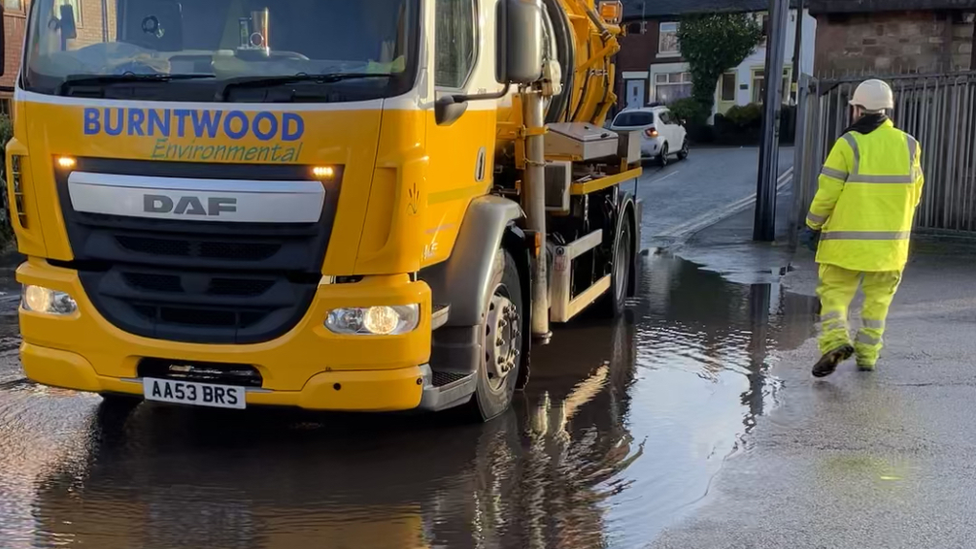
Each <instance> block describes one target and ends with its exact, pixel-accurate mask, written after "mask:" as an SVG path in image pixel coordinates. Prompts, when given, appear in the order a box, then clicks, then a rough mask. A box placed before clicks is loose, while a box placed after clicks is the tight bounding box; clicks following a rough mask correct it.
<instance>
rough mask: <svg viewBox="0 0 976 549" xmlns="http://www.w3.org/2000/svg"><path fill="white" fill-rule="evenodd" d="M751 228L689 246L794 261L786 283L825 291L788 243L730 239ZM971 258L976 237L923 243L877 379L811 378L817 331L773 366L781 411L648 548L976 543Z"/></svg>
mask: <svg viewBox="0 0 976 549" xmlns="http://www.w3.org/2000/svg"><path fill="white" fill-rule="evenodd" d="M749 222H750V219H749V216H748V215H743V216H740V217H739V218H738V219H731V220H728V221H726V222H723V224H720V225H717V226H716V227H714V228H713V229H712V230H710V231H706V233H703V234H702V235H699V236H698V237H696V238H695V239H694V241H693V242H691V243H689V245H688V247H687V249H686V250H682V251H681V252H679V253H684V252H688V253H687V254H686V256H687V257H694V258H696V260H707V258H708V257H710V256H716V255H721V256H722V257H723V260H724V262H725V263H726V264H737V265H739V266H740V267H741V266H742V265H748V264H749V262H750V261H753V260H756V259H757V258H761V260H762V261H764V262H765V263H766V264H768V265H771V266H775V265H782V264H783V260H784V258H785V259H787V260H790V259H792V266H791V269H792V272H790V273H789V274H788V275H787V276H786V277H785V278H784V279H783V283H784V285H785V286H786V288H787V289H788V291H790V292H793V293H796V294H799V295H806V296H813V295H815V289H816V283H817V275H816V264H815V263H814V262H813V254H812V253H810V252H808V251H806V250H802V251H800V252H799V253H798V254H797V255H796V257H795V258H793V257H791V256H790V254H788V252H786V251H785V248H784V246H782V245H754V244H743V243H742V242H741V240H740V241H739V242H737V243H730V240H735V239H734V236H730V231H731V232H734V231H735V230H736V228H738V229H739V230H742V229H744V227H745V226H746V225H748V223H749ZM736 257H738V258H739V259H738V260H737V259H735V258H736ZM788 262H789V261H788ZM974 265H976V243H974V242H973V241H965V240H961V241H955V242H945V241H936V240H933V239H930V238H927V237H925V236H919V237H918V238H917V239H916V242H915V246H914V252H913V256H912V259H911V262H910V264H909V266H908V268H907V269H906V272H905V278H904V281H903V283H902V286H901V288H900V289H899V291H898V294H897V296H896V299H895V302H894V304H893V306H892V310H891V315H890V316H889V318H888V328H887V332H886V334H885V343H886V349H885V351H884V353H883V356H882V361H881V362H880V364H879V369H878V371H877V372H875V373H860V372H857V371H855V368H854V365H853V364H852V363H848V364H846V365H844V366H842V367H841V368H840V369H839V370H838V372H837V373H835V374H834V375H833V376H830V377H828V378H826V379H824V380H814V379H813V378H812V376H811V375H810V373H809V371H810V367H811V366H812V365H813V363H814V362H815V361H816V359H817V358H818V356H819V351H818V349H817V345H816V341H815V340H813V339H810V340H808V341H807V342H806V343H805V344H803V345H801V346H800V347H799V348H796V349H791V350H788V351H786V352H784V353H781V354H779V355H778V356H777V359H776V361H775V363H774V364H773V366H772V368H771V370H770V373H769V375H770V378H771V379H775V380H776V382H777V383H779V384H781V385H780V387H781V388H780V391H779V396H780V398H779V399H778V400H777V402H778V404H779V406H777V407H776V409H775V410H773V411H772V412H770V413H768V414H766V415H763V416H760V417H758V418H757V424H756V427H755V429H754V430H752V431H751V432H750V433H749V434H748V435H747V436H746V437H745V448H744V450H743V451H741V452H739V453H737V454H736V455H735V456H733V457H732V458H730V459H729V460H727V461H726V464H725V466H724V467H723V468H722V471H721V473H720V474H719V475H717V476H716V479H715V482H714V483H713V485H712V488H713V490H712V491H711V492H710V495H709V498H708V502H707V503H706V504H705V505H703V506H701V507H699V508H698V509H697V510H696V511H695V512H694V513H693V514H692V515H691V516H689V517H685V518H684V519H682V520H679V521H677V522H676V523H675V524H673V525H671V526H669V527H668V528H667V529H666V530H665V531H664V532H663V534H662V535H661V536H660V537H658V538H657V539H656V540H655V541H654V542H653V543H650V544H648V545H649V546H650V547H654V548H688V547H707V548H716V549H726V548H728V549H732V548H742V549H746V548H748V549H759V548H780V547H790V548H798V549H799V548H811V549H812V548H851V549H871V548H878V549H882V548H884V549H894V548H902V547H904V548H920V547H925V548H963V547H973V544H974V542H973V540H976V518H974V514H973V512H972V508H973V494H976V476H974V474H973V473H974V469H976V465H974V462H973V459H972V456H973V455H974V449H976V443H974V441H976V421H974V419H976V400H974V399H973V390H974V387H976V337H974V335H976V276H974V272H973V267H974ZM719 269H721V267H719ZM737 275H741V272H738V273H736V272H733V273H731V276H732V277H733V278H734V277H735V276H737ZM855 303H858V302H857V301H856V302H855ZM859 307H860V305H859V304H857V305H856V306H855V313H854V314H855V316H856V315H857V312H856V309H857V308H859ZM857 325H858V324H857V320H854V321H853V322H852V326H853V327H856V326H857Z"/></svg>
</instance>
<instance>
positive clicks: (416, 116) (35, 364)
mask: <svg viewBox="0 0 976 549" xmlns="http://www.w3.org/2000/svg"><path fill="white" fill-rule="evenodd" d="M523 4H526V5H528V6H530V7H531V8H532V10H535V11H537V12H539V13H540V14H541V15H540V16H539V17H540V18H537V19H538V20H535V19H533V17H535V15H532V16H530V17H529V19H524V18H523V22H522V27H518V26H517V24H518V22H517V21H516V22H515V23H512V20H514V19H515V16H514V15H511V16H510V15H506V13H507V11H506V10H505V9H504V8H505V7H506V6H508V5H512V6H516V7H517V5H518V3H513V2H507V1H505V0H503V1H502V2H500V3H498V5H499V6H502V7H501V8H499V7H498V6H496V5H495V4H494V3H492V2H477V1H474V0H467V1H464V0H452V1H446V0H445V1H440V0H439V1H436V2H435V1H433V0H359V1H356V2H322V1H316V0H260V1H257V0H201V1H198V2H180V1H177V0H98V1H96V0H83V1H82V2H80V3H79V4H77V5H79V6H80V7H81V10H80V11H81V12H80V13H75V12H74V10H73V7H72V5H71V4H64V3H62V2H59V1H56V0H37V1H35V2H32V3H31V8H30V14H29V19H28V33H27V41H26V47H25V51H24V59H23V68H22V70H21V73H20V74H19V77H18V79H17V87H16V91H15V97H14V99H15V113H14V126H15V131H14V135H15V137H14V139H13V140H11V142H10V143H9V144H8V146H7V152H6V154H7V165H8V166H9V169H8V170H7V171H8V181H7V184H8V195H9V196H10V197H11V210H12V214H13V215H12V218H13V224H14V229H15V232H16V236H17V241H18V247H19V250H20V252H21V253H23V254H24V255H26V256H27V261H26V263H24V264H23V265H22V266H21V267H20V268H19V270H18V272H17V277H18V280H19V281H20V282H21V283H22V284H23V285H24V297H23V301H22V306H21V311H20V322H21V331H22V334H23V346H22V349H21V357H22V361H23V365H24V370H25V372H26V374H27V376H28V377H29V378H31V379H33V380H35V381H37V382H40V383H44V384H48V385H53V386H59V387H66V388H71V389H77V390H83V391H92V392H97V393H100V394H102V395H103V396H105V397H106V399H108V400H111V401H118V402H125V401H127V398H129V397H135V398H136V399H141V398H146V399H149V400H160V401H164V402H174V403H184V404H200V405H206V406H217V407H226V408H243V407H245V406H248V405H252V404H253V405H261V404H267V405H285V406H299V407H302V408H307V409H317V410H346V411H392V410H408V409H415V408H418V407H419V408H422V409H428V410H439V409H444V408H449V407H454V406H458V405H464V404H470V405H471V406H472V407H473V408H474V410H475V412H476V414H478V415H480V416H481V417H482V419H489V418H490V417H493V416H494V415H497V414H498V413H500V412H501V411H503V410H504V409H505V408H506V407H507V406H508V403H509V401H510V399H511V395H512V393H513V392H514V390H515V388H516V386H517V385H519V383H523V382H524V381H525V376H526V375H527V368H524V367H523V365H525V364H526V361H527V357H528V350H529V345H530V340H531V337H530V335H531V333H532V331H531V324H530V313H529V309H530V304H531V303H532V300H533V295H532V293H531V281H532V272H533V271H532V268H533V264H534V262H536V263H538V261H537V260H538V258H540V257H542V258H546V257H549V256H548V255H547V254H548V253H549V251H551V250H553V249H554V248H553V247H552V246H549V245H548V242H547V241H548V238H546V237H545V236H546V235H545V233H543V234H542V239H541V240H540V238H539V236H538V235H537V233H538V231H534V232H533V231H528V232H527V230H526V227H527V225H526V223H525V218H526V213H525V212H526V209H525V208H524V207H523V204H522V202H521V201H520V199H519V198H518V189H519V183H518V182H519V181H521V179H520V176H519V175H518V173H519V164H518V162H516V161H514V160H510V159H506V160H499V158H500V156H502V155H508V154H509V153H510V152H511V151H512V150H513V148H518V147H519V146H520V145H519V143H521V142H522V139H523V138H522V137H519V136H524V135H528V133H526V132H522V133H520V132H519V131H518V128H521V127H523V126H524V124H523V123H522V122H520V121H517V122H516V123H514V125H513V124H511V123H509V124H510V125H512V127H514V128H515V130H513V132H514V135H516V137H515V138H514V139H512V140H510V141H505V140H503V139H500V137H499V136H500V135H501V134H503V133H504V132H503V131H502V130H503V129H504V126H505V124H506V122H504V121H503V120H509V119H510V113H511V112H512V111H513V110H515V111H517V110H518V109H517V107H518V106H519V103H520V102H519V101H518V100H515V101H513V97H517V94H515V93H508V90H509V89H510V88H511V86H512V84H513V81H512V80H511V79H508V80H506V79H503V78H500V77H499V75H500V74H504V73H506V71H507V68H506V67H507V66H508V64H509V63H510V60H509V58H508V57H505V55H509V54H500V53H499V52H503V51H505V49H504V48H500V47H499V41H500V40H501V41H504V40H508V39H509V38H506V37H510V36H514V34H506V32H509V31H511V33H517V31H518V30H519V29H522V30H525V29H529V31H530V32H529V33H528V35H532V36H537V37H538V36H542V34H540V33H543V32H544V31H545V29H546V28H547V27H546V26H545V25H543V24H542V21H543V19H542V18H541V17H542V16H548V17H549V18H550V19H548V20H547V21H549V23H548V25H549V27H551V26H552V23H551V17H552V14H553V13H554V12H553V11H552V10H553V9H554V8H553V6H555V7H556V8H559V9H563V10H565V8H564V7H561V4H560V3H559V2H549V7H546V6H545V5H544V4H543V3H542V2H529V3H523ZM590 6H591V9H592V3H590ZM513 9H514V8H513ZM557 15H558V16H559V17H560V18H562V20H561V23H567V22H569V21H578V20H576V19H572V18H571V17H570V16H569V14H568V13H566V12H558V14H557ZM529 20H531V22H530V23H525V21H529ZM585 21H586V20H585V19H584V22H585ZM499 22H500V23H499ZM510 23H511V24H512V25H515V26H511V25H510ZM570 28H573V27H572V26H571V25H568V24H567V25H565V29H564V32H566V29H570ZM584 28H588V27H584ZM512 29H515V30H514V31H513V30H512ZM503 31H504V32H503ZM532 33H536V34H532ZM588 33H589V31H587V34H586V36H587V37H588V36H589V34H588ZM523 34H524V33H523ZM523 38H524V36H523ZM513 39H514V38H513ZM532 43H533V44H534V46H533V48H534V49H535V50H538V51H540V52H541V51H543V50H545V49H546V48H547V47H546V46H545V45H544V44H543V43H541V42H539V41H538V40H535V41H534V42H532ZM547 43H548V42H547ZM533 48H529V49H533ZM539 55H542V54H541V53H540V54H539ZM500 56H501V57H500ZM499 59H501V60H502V61H499ZM540 59H541V58H540ZM541 72H542V71H541V65H540V80H541ZM515 84H516V85H517V86H520V88H519V89H522V88H521V87H523V86H528V85H529V83H528V82H527V81H526V82H515ZM525 89H528V88H525ZM581 100H582V96H581ZM604 112H605V111H604ZM516 118H517V117H516ZM512 143H514V145H512ZM557 152H558V151H557ZM613 152H614V153H616V141H615V142H614V151H613ZM514 156H515V157H518V154H515V155H514ZM506 158H508V157H506ZM570 162H572V159H570ZM606 164H607V161H606V159H604V165H606ZM609 164H610V165H611V166H613V170H612V171H613V173H614V175H615V176H616V177H617V179H615V180H614V181H615V182H619V181H624V180H626V179H627V178H628V177H630V176H634V175H639V170H638V171H637V172H633V171H632V170H631V171H627V170H628V169H629V168H628V167H627V166H626V162H624V163H623V164H624V165H623V166H622V167H620V166H621V162H620V159H619V158H616V157H615V158H613V159H611V161H609ZM505 166H512V167H513V170H512V171H510V172H509V174H510V175H509V176H508V177H507V178H506V176H505V175H502V172H504V170H505ZM570 167H571V166H570ZM625 168H626V169H625ZM563 172H565V173H569V174H570V175H572V173H571V172H572V170H571V169H568V168H567V169H565V170H563ZM620 173H623V174H625V175H626V176H627V177H623V176H620V175H619V174H620ZM511 174H514V175H511ZM566 181H567V182H569V183H571V181H570V180H569V178H567V179H566ZM504 186H507V187H508V189H507V190H506V189H502V188H501V187H504ZM565 187H566V188H565V189H564V194H565V196H567V197H568V196H569V195H570V194H571V193H570V190H569V185H566V186H565ZM609 187H610V185H608V186H607V187H604V188H602V189H599V190H601V191H602V190H606V189H608V188H609ZM614 200H615V201H617V202H615V205H614V207H615V208H622V209H621V210H620V212H619V213H622V214H624V215H629V216H631V217H630V218H629V219H631V220H633V219H635V218H634V216H635V215H636V214H635V213H633V208H634V206H633V205H631V206H627V205H626V204H631V203H630V202H627V200H628V199H627V198H626V196H624V195H620V196H616V195H615V198H614ZM627 208H630V209H629V210H628V209H627ZM624 210H626V211H627V212H631V213H626V212H625V211H624ZM614 219H615V220H616V219H617V218H616V217H614ZM629 223H630V224H631V226H633V221H630V222H629ZM617 225H618V224H617V222H616V221H614V226H613V227H611V228H610V229H609V230H607V233H606V235H604V234H603V233H601V234H600V235H599V238H597V239H594V238H591V240H594V241H596V240H599V241H600V244H601V245H602V244H606V242H607V241H609V243H610V244H609V246H610V247H611V248H613V249H611V250H609V251H604V252H601V253H604V254H605V255H607V254H609V256H613V254H614V253H615V248H614V246H615V242H616V239H617V233H618V228H617ZM635 230H636V229H635V228H633V227H632V228H631V229H630V232H628V233H627V235H628V236H627V238H628V239H630V240H633V239H634V234H635ZM567 242H569V241H564V242H563V243H564V244H565V243H567ZM590 249H592V248H590ZM629 249H630V250H631V253H632V251H633V246H631V248H629ZM584 251H586V250H584ZM580 253H582V252H580ZM612 261H613V258H612V257H611V259H609V260H607V261H606V262H605V263H607V264H609V263H610V262H612ZM544 262H545V259H543V263H544ZM604 267H605V266H601V267H600V268H599V269H596V270H600V269H603V270H606V269H605V268H604ZM631 271H632V269H630V268H628V272H631ZM607 276H610V273H608V272H603V271H601V272H600V277H601V278H606V277H607ZM607 284H608V283H606V284H604V286H606V287H607V288H609V286H608V285H607ZM604 290H606V288H604ZM591 293H592V292H591ZM536 298H539V295H538V294H537V295H536ZM546 298H548V296H546ZM566 298H567V299H569V298H570V296H567V297H566ZM595 299H596V296H589V297H588V298H587V301H588V302H592V301H594V300H595ZM587 304H588V303H587ZM582 306H585V304H584V305H582ZM547 309H548V308H546V310H547Z"/></svg>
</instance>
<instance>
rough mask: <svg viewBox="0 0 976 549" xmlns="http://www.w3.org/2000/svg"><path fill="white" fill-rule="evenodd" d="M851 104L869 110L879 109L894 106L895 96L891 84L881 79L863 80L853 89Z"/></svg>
mask: <svg viewBox="0 0 976 549" xmlns="http://www.w3.org/2000/svg"><path fill="white" fill-rule="evenodd" d="M851 105H855V106H858V107H863V108H865V109H867V110H869V111H881V110H884V109H893V108H895V96H894V94H893V93H892V92H891V86H889V85H888V83H887V82H885V81H883V80H865V81H864V82H861V85H860V86H858V87H857V89H856V90H854V98H853V99H851Z"/></svg>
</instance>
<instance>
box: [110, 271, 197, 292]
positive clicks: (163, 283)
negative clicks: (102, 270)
mask: <svg viewBox="0 0 976 549" xmlns="http://www.w3.org/2000/svg"><path fill="white" fill-rule="evenodd" d="M122 276H124V277H125V281H126V283H128V284H129V285H130V286H133V287H135V288H139V289H141V290H148V291H152V292H182V291H183V286H182V285H181V284H180V277H179V276H176V275H157V274H145V273H123V275H122Z"/></svg>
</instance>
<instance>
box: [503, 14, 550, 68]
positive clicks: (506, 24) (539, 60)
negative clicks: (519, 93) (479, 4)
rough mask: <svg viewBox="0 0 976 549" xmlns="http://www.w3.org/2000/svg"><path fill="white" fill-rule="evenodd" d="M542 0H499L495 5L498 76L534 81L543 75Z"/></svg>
mask: <svg viewBox="0 0 976 549" xmlns="http://www.w3.org/2000/svg"><path fill="white" fill-rule="evenodd" d="M544 9H545V7H544V6H543V5H542V1H541V0H499V1H498V5H497V7H496V8H495V10H496V15H497V17H496V18H495V20H496V21H495V25H496V29H495V32H496V36H495V48H496V51H495V63H496V65H495V79H496V80H497V81H498V83H499V84H531V83H532V82H538V81H539V80H541V79H542V64H543V60H544V55H543V49H542V48H543V43H545V40H546V39H545V36H544V34H543V28H544V23H543V13H544V12H543V10H544Z"/></svg>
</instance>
